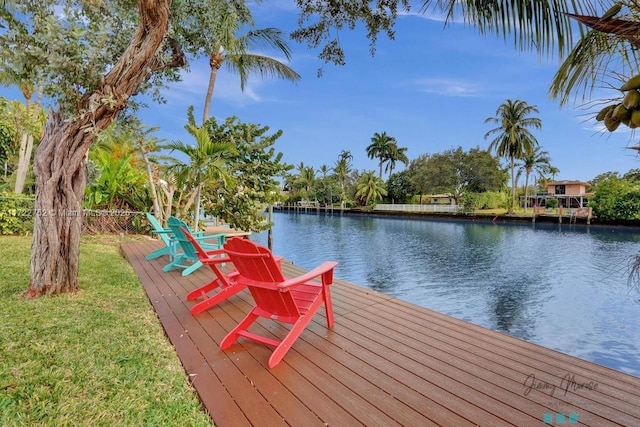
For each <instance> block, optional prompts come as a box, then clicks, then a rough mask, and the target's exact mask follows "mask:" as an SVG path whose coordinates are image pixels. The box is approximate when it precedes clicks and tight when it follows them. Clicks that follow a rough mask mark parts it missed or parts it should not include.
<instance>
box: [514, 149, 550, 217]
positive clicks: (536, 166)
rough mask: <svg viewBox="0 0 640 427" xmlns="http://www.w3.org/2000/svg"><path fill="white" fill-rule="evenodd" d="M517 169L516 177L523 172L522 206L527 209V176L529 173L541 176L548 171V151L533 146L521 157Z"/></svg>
mask: <svg viewBox="0 0 640 427" xmlns="http://www.w3.org/2000/svg"><path fill="white" fill-rule="evenodd" d="M519 166H520V167H519V169H518V177H519V176H520V174H521V173H522V172H524V174H525V175H524V176H525V178H524V197H525V204H524V208H525V210H526V209H527V192H528V191H529V176H530V175H531V174H533V175H534V177H537V178H542V177H544V175H545V174H546V173H547V172H549V169H550V168H551V157H549V153H548V152H547V151H544V150H543V149H542V147H535V148H534V149H533V150H532V151H531V152H530V153H528V154H527V155H526V156H525V157H524V158H523V159H522V163H520V165H519Z"/></svg>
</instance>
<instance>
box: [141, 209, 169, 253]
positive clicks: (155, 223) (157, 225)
mask: <svg viewBox="0 0 640 427" xmlns="http://www.w3.org/2000/svg"><path fill="white" fill-rule="evenodd" d="M146 216H147V220H148V221H149V224H151V226H152V227H153V230H154V231H157V232H158V233H156V234H157V235H158V237H160V240H162V242H163V243H164V244H165V245H166V246H170V245H171V238H170V237H169V236H168V235H167V233H161V231H163V230H164V227H163V226H162V224H160V221H158V219H157V218H156V217H155V216H154V215H153V214H152V213H149V212H147V213H146Z"/></svg>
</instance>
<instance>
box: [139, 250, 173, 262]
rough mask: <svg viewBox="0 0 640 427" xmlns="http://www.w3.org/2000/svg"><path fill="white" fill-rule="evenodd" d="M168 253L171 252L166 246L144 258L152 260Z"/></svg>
mask: <svg viewBox="0 0 640 427" xmlns="http://www.w3.org/2000/svg"><path fill="white" fill-rule="evenodd" d="M167 254H169V248H167V247H164V248H160V249H156V250H155V251H153V252H151V253H150V254H149V255H147V256H146V257H144V259H146V260H147V261H150V260H152V259H156V258H160V257H161V256H163V255H167Z"/></svg>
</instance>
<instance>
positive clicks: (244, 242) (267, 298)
mask: <svg viewBox="0 0 640 427" xmlns="http://www.w3.org/2000/svg"><path fill="white" fill-rule="evenodd" d="M224 249H225V252H226V253H227V255H228V256H229V258H231V262H232V263H233V265H234V266H235V268H236V270H237V271H238V273H239V274H240V277H239V278H238V280H239V281H243V282H245V284H246V285H247V287H248V288H249V291H250V292H251V295H252V296H253V299H254V301H255V303H256V305H257V306H258V307H260V308H261V309H262V310H265V311H267V312H268V313H271V314H272V315H273V316H278V317H299V316H300V311H299V310H298V306H297V305H296V302H295V300H294V299H293V295H292V294H291V292H289V290H288V289H281V288H280V287H279V284H280V283H282V282H284V281H285V280H286V278H285V277H284V276H283V275H282V271H281V270H280V266H279V264H278V262H277V261H276V259H275V258H274V256H273V254H272V253H271V251H270V250H269V249H268V248H265V247H264V246H260V245H258V244H256V243H254V242H252V241H251V240H248V239H241V238H238V237H234V238H232V239H229V240H227V241H226V242H225V244H224Z"/></svg>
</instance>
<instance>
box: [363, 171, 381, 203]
mask: <svg viewBox="0 0 640 427" xmlns="http://www.w3.org/2000/svg"><path fill="white" fill-rule="evenodd" d="M386 195H387V190H386V188H385V186H384V182H383V181H382V179H381V178H378V177H377V176H376V175H375V172H373V171H368V172H365V173H363V174H362V175H360V178H359V179H358V184H357V191H356V198H357V199H358V200H360V201H361V204H362V205H363V206H367V205H369V203H371V202H376V201H378V200H382V197H384V196H386Z"/></svg>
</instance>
